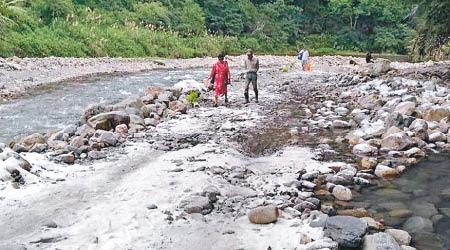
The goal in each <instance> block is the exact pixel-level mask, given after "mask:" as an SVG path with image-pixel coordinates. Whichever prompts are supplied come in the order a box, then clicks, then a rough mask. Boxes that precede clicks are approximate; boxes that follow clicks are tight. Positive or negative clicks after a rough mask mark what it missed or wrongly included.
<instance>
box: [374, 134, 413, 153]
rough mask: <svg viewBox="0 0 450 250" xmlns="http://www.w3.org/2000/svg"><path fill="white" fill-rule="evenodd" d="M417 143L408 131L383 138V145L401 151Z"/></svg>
mask: <svg viewBox="0 0 450 250" xmlns="http://www.w3.org/2000/svg"><path fill="white" fill-rule="evenodd" d="M414 145H415V142H414V140H412V139H411V137H409V136H407V135H406V133H404V132H400V133H395V134H391V135H389V136H387V137H385V138H383V139H382V140H381V147H382V148H385V149H389V150H395V151H400V150H403V149H407V148H410V147H412V146H414Z"/></svg>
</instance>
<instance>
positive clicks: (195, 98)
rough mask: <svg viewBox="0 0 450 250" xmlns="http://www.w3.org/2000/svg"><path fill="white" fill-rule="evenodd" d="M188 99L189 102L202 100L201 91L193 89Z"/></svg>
mask: <svg viewBox="0 0 450 250" xmlns="http://www.w3.org/2000/svg"><path fill="white" fill-rule="evenodd" d="M186 101H188V102H189V103H195V102H200V101H201V99H200V92H198V91H192V92H191V93H189V95H188V96H187V97H186Z"/></svg>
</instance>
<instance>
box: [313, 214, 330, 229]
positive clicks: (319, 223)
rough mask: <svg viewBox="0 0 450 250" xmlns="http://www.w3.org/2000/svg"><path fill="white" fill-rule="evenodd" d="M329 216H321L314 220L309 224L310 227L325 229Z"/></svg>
mask: <svg viewBox="0 0 450 250" xmlns="http://www.w3.org/2000/svg"><path fill="white" fill-rule="evenodd" d="M327 219H328V215H326V214H320V215H318V216H317V217H316V218H315V219H314V220H312V221H311V223H309V226H310V227H325V225H326V223H327Z"/></svg>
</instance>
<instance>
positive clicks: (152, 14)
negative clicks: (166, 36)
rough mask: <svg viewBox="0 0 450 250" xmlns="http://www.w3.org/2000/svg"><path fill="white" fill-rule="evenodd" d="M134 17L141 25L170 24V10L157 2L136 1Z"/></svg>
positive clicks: (163, 25) (160, 25)
mask: <svg viewBox="0 0 450 250" xmlns="http://www.w3.org/2000/svg"><path fill="white" fill-rule="evenodd" d="M134 10H135V12H136V14H135V15H136V17H137V19H138V21H139V22H140V23H141V24H143V25H152V26H154V27H168V26H169V25H170V17H169V15H170V12H169V10H168V9H167V8H166V7H165V6H164V5H162V4H161V3H159V2H151V3H138V4H136V5H134Z"/></svg>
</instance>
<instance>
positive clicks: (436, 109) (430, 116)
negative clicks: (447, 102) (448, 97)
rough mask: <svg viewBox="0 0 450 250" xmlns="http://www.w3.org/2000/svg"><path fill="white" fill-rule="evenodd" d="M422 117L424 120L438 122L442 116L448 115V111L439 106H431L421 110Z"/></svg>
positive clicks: (449, 113)
mask: <svg viewBox="0 0 450 250" xmlns="http://www.w3.org/2000/svg"><path fill="white" fill-rule="evenodd" d="M422 116H423V119H424V120H426V121H429V122H431V121H435V122H439V121H440V120H442V119H443V118H447V117H450V111H449V110H448V109H446V108H443V107H440V106H433V107H430V108H428V109H426V110H425V111H424V112H423V115H422Z"/></svg>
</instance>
